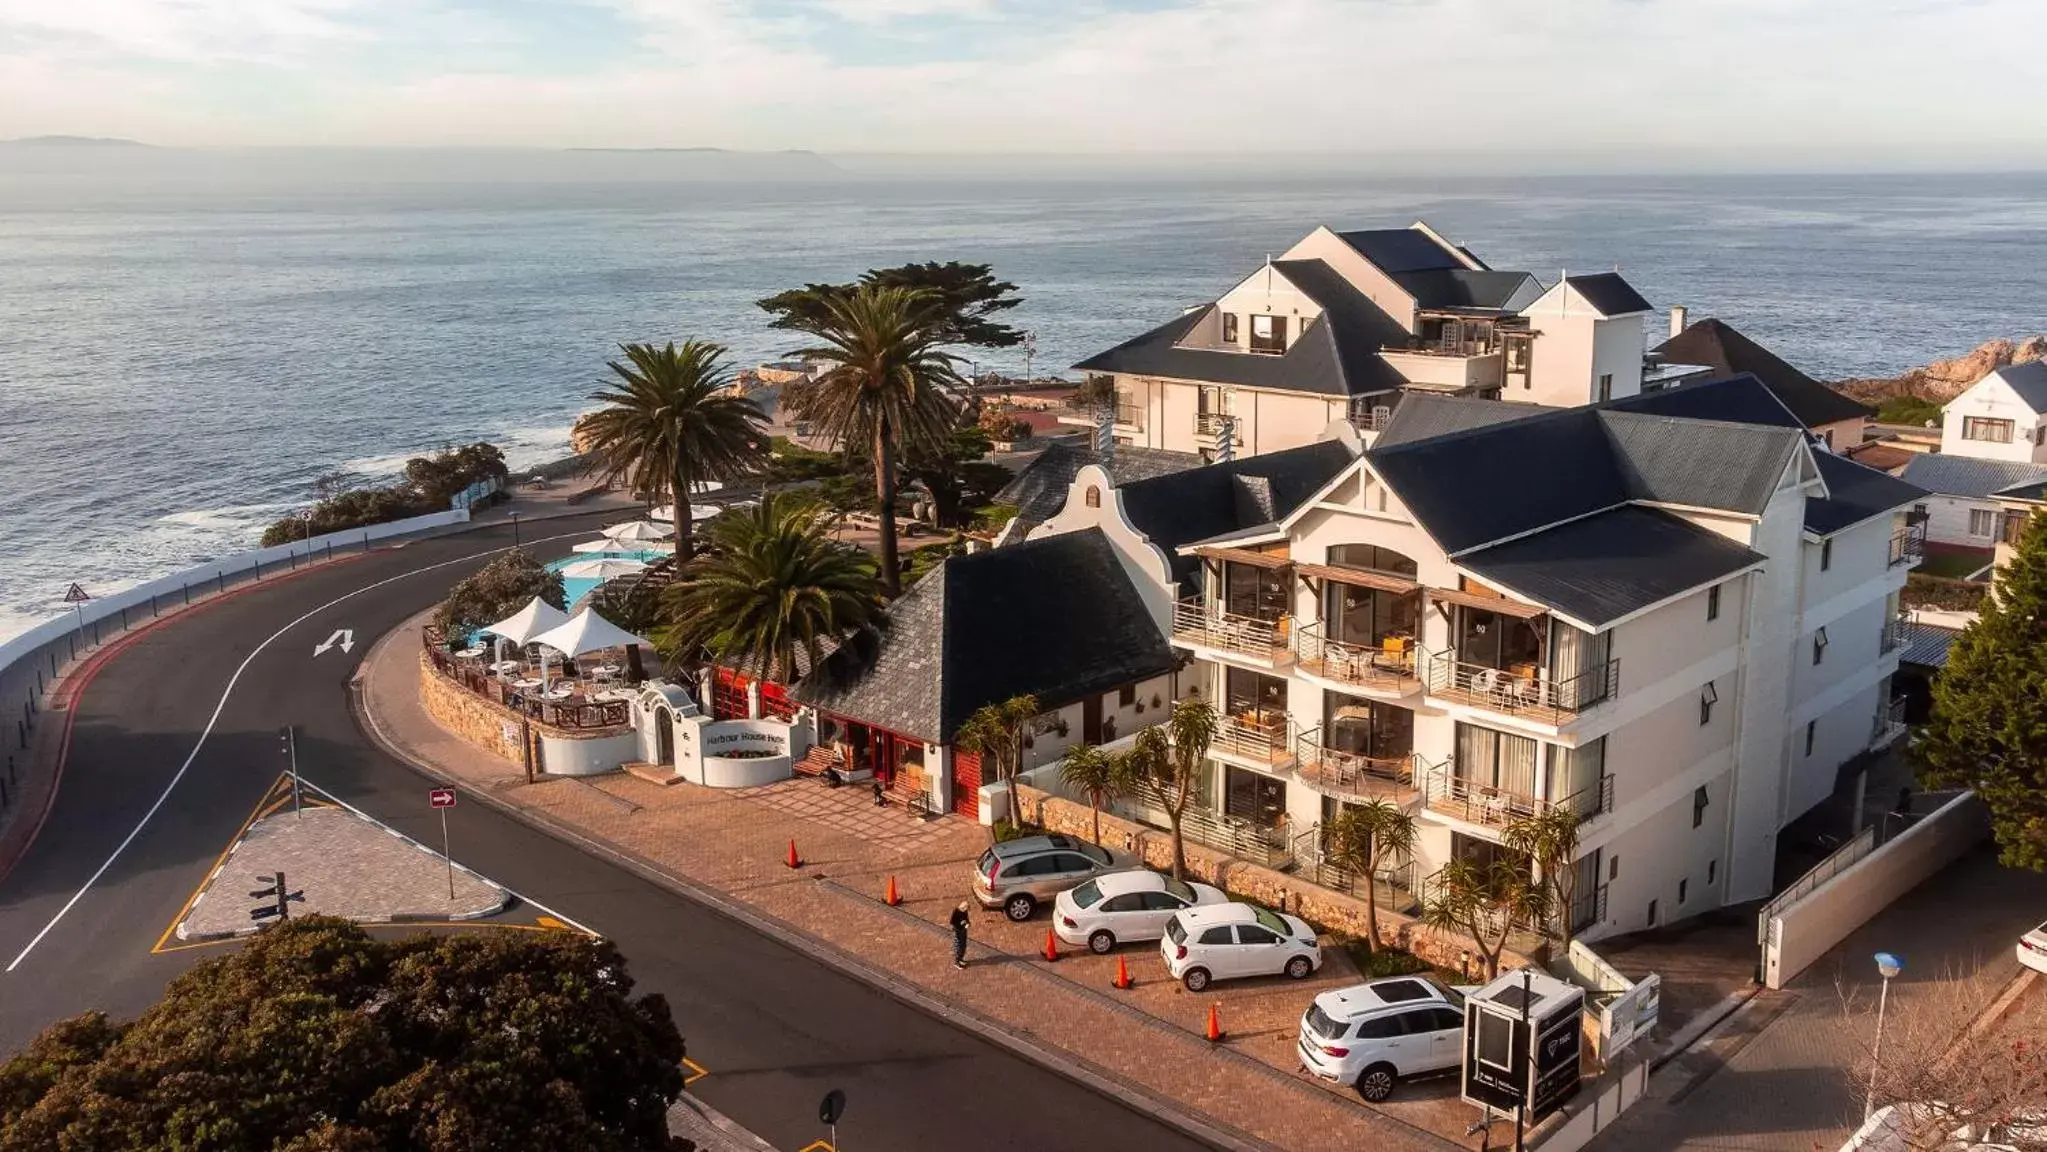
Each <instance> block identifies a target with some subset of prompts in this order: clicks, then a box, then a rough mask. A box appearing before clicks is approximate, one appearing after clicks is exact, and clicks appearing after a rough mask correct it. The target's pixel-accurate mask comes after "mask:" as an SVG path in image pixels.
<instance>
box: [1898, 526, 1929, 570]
mask: <svg viewBox="0 0 2047 1152" xmlns="http://www.w3.org/2000/svg"><path fill="white" fill-rule="evenodd" d="M1924 555H1926V525H1924V524H1916V525H1913V526H1912V527H1909V528H1901V529H1899V530H1898V531H1896V532H1893V533H1891V567H1893V568H1896V567H1897V566H1898V565H1900V564H1917V563H1918V562H1919V560H1920V558H1921V557H1923V556H1924Z"/></svg>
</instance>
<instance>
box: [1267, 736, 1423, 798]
mask: <svg viewBox="0 0 2047 1152" xmlns="http://www.w3.org/2000/svg"><path fill="white" fill-rule="evenodd" d="M1294 774H1295V775H1296V776H1299V777H1300V778H1301V782H1302V783H1304V784H1306V785H1307V786H1308V787H1310V788H1313V789H1314V790H1315V791H1317V792H1320V793H1322V794H1324V795H1326V796H1336V797H1339V798H1343V799H1357V800H1391V801H1393V802H1395V803H1399V804H1405V803H1406V802H1407V801H1409V800H1411V799H1413V798H1414V796H1415V792H1416V786H1415V773H1414V755H1413V754H1412V753H1409V754H1407V755H1404V756H1361V755H1359V754H1358V753H1355V752H1344V751H1342V750H1340V749H1336V748H1325V747H1323V745H1322V730H1321V729H1320V728H1315V729H1310V730H1309V731H1307V732H1303V733H1302V734H1301V735H1300V736H1299V737H1298V738H1297V739H1296V740H1295V741H1294Z"/></svg>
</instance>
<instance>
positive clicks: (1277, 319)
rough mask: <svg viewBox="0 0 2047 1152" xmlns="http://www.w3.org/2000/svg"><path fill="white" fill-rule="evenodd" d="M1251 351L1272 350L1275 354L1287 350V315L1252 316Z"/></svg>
mask: <svg viewBox="0 0 2047 1152" xmlns="http://www.w3.org/2000/svg"><path fill="white" fill-rule="evenodd" d="M1251 351H1253V352H1270V353H1272V354H1274V355H1277V354H1279V353H1282V352H1285V351H1286V317H1284V316H1263V315H1253V316H1252V317H1251Z"/></svg>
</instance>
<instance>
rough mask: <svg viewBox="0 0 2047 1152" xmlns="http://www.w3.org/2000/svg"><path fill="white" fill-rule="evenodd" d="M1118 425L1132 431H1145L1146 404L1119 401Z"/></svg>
mask: <svg viewBox="0 0 2047 1152" xmlns="http://www.w3.org/2000/svg"><path fill="white" fill-rule="evenodd" d="M1116 427H1117V428H1119V429H1124V430H1127V431H1131V432H1142V431H1144V405H1142V404H1130V403H1125V402H1123V401H1121V400H1119V401H1117V402H1116Z"/></svg>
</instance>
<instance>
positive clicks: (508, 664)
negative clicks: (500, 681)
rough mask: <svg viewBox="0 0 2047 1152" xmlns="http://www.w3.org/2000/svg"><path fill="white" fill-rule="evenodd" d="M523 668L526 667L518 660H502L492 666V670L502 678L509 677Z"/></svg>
mask: <svg viewBox="0 0 2047 1152" xmlns="http://www.w3.org/2000/svg"><path fill="white" fill-rule="evenodd" d="M523 667H525V665H524V664H521V663H519V662H518V661H517V660H500V661H498V662H497V663H495V664H493V665H491V666H490V670H491V671H493V672H495V673H497V674H498V675H500V676H509V675H511V674H512V673H514V672H517V671H518V670H519V669H521V668H523Z"/></svg>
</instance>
